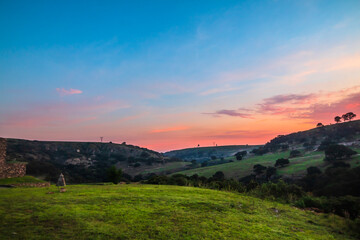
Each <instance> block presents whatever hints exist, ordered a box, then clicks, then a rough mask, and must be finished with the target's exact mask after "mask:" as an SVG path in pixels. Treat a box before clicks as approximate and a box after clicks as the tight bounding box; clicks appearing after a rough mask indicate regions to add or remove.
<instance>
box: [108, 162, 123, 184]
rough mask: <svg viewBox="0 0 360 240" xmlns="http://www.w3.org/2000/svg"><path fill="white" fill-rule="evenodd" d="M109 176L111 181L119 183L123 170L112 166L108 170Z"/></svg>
mask: <svg viewBox="0 0 360 240" xmlns="http://www.w3.org/2000/svg"><path fill="white" fill-rule="evenodd" d="M107 176H108V179H109V181H110V182H112V183H114V184H118V183H119V182H120V180H121V178H122V170H121V169H120V168H119V169H116V167H115V166H112V167H110V168H109V169H108V171H107Z"/></svg>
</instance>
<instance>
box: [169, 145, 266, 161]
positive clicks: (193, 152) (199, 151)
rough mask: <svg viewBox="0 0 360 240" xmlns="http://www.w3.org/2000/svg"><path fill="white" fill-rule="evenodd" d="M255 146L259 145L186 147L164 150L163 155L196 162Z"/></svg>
mask: <svg viewBox="0 0 360 240" xmlns="http://www.w3.org/2000/svg"><path fill="white" fill-rule="evenodd" d="M255 147H259V145H256V146H255V145H229V146H216V147H197V148H186V149H180V150H173V151H169V152H165V153H164V156H167V157H174V158H180V159H182V160H184V161H191V160H196V161H197V162H204V161H208V160H211V158H212V157H215V158H226V157H230V156H233V155H234V154H235V153H237V152H239V151H244V150H246V151H251V150H252V149H254V148H255Z"/></svg>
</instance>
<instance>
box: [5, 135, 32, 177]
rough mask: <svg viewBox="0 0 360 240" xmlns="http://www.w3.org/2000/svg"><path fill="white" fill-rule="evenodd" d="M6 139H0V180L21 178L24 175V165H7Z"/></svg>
mask: <svg viewBox="0 0 360 240" xmlns="http://www.w3.org/2000/svg"><path fill="white" fill-rule="evenodd" d="M5 158H6V139H4V138H0V179H2V178H14V177H23V176H25V174H26V164H25V163H7V162H6V160H5Z"/></svg>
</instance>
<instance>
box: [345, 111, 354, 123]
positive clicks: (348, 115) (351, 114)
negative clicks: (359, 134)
mask: <svg viewBox="0 0 360 240" xmlns="http://www.w3.org/2000/svg"><path fill="white" fill-rule="evenodd" d="M346 115H347V117H348V119H349V120H350V121H351V119H353V118H355V117H356V114H355V113H353V112H348V113H347V114H346Z"/></svg>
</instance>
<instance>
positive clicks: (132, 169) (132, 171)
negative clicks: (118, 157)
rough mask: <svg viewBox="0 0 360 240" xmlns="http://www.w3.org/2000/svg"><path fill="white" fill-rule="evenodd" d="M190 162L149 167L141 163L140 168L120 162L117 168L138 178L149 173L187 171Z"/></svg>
mask: <svg viewBox="0 0 360 240" xmlns="http://www.w3.org/2000/svg"><path fill="white" fill-rule="evenodd" d="M190 164H191V163H189V162H166V163H153V164H152V165H150V166H149V165H147V164H146V163H141V166H140V167H136V168H135V167H129V163H128V162H119V163H117V164H116V166H117V167H119V168H121V169H122V170H123V171H124V172H125V173H127V174H130V175H131V176H136V175H138V174H148V173H157V174H165V173H166V172H167V171H176V170H177V171H181V170H183V169H185V167H186V166H187V165H190Z"/></svg>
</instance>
